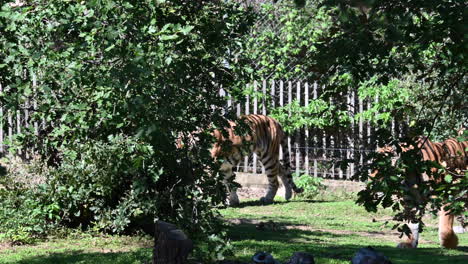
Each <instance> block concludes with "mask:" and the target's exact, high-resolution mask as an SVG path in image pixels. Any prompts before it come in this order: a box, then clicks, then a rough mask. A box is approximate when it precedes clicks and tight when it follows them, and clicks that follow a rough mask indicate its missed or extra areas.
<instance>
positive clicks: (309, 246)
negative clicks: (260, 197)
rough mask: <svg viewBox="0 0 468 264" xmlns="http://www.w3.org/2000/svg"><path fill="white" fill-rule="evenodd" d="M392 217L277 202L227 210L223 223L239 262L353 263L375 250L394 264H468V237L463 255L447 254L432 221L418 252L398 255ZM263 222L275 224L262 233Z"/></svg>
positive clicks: (330, 204) (348, 206) (345, 204)
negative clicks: (307, 259)
mask: <svg viewBox="0 0 468 264" xmlns="http://www.w3.org/2000/svg"><path fill="white" fill-rule="evenodd" d="M389 213H390V211H388V210H382V211H380V212H378V213H376V214H370V213H367V212H366V211H365V210H364V209H363V208H362V207H359V206H357V205H355V204H354V202H353V201H350V200H348V201H309V202H304V201H292V202H289V203H286V202H278V203H275V204H273V205H269V206H259V205H256V202H247V203H244V204H242V205H241V207H240V208H228V209H225V210H223V215H224V217H225V218H226V219H231V222H232V227H231V229H230V237H231V239H232V243H233V245H234V248H235V252H236V253H235V256H236V259H237V260H244V261H248V260H249V259H250V257H251V256H252V255H253V254H254V253H255V252H257V251H268V252H270V253H271V254H272V255H273V256H274V257H275V258H277V259H279V260H281V261H285V260H287V259H288V257H290V256H291V255H292V253H293V252H294V251H306V252H309V253H312V254H313V255H314V256H316V260H317V261H316V262H317V263H318V264H321V263H350V259H351V258H352V256H353V255H354V253H355V252H356V251H357V250H358V249H359V248H361V247H365V246H372V247H374V248H376V249H377V250H379V251H381V252H383V253H384V254H385V255H386V256H388V257H389V258H390V259H391V260H392V262H393V263H414V264H419V263H421V264H423V263H424V264H427V263H450V264H452V263H453V264H456V263H460V264H461V263H468V248H467V247H466V246H467V245H468V234H467V233H465V234H461V235H459V239H460V245H461V247H460V248H459V249H457V250H446V249H442V248H440V247H439V244H438V235H437V219H434V218H432V217H427V219H426V222H427V225H428V226H427V227H426V229H425V230H424V232H423V233H422V238H421V239H420V245H419V248H418V249H397V248H396V247H395V246H396V245H397V243H398V242H399V241H400V239H399V237H398V233H397V232H395V231H392V230H391V227H392V226H393V223H392V221H389V220H390V218H391V217H390V214H389ZM236 219H237V220H236ZM239 219H241V220H239ZM269 221H273V224H271V222H269ZM387 221H388V222H387ZM260 222H263V223H270V224H266V225H264V226H265V228H263V230H258V228H257V227H258V225H259V223H260Z"/></svg>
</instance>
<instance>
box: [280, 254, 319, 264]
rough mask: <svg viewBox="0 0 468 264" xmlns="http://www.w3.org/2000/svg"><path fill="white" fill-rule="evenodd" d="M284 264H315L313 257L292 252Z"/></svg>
mask: <svg viewBox="0 0 468 264" xmlns="http://www.w3.org/2000/svg"><path fill="white" fill-rule="evenodd" d="M285 264H315V261H314V256H312V255H311V254H309V253H306V252H294V254H293V255H292V257H291V259H290V260H289V261H288V262H286V263H285Z"/></svg>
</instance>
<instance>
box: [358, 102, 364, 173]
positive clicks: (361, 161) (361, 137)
mask: <svg viewBox="0 0 468 264" xmlns="http://www.w3.org/2000/svg"><path fill="white" fill-rule="evenodd" d="M362 112H364V104H363V101H362V99H361V98H359V113H360V114H362ZM362 120H363V119H362V115H361V116H360V117H359V135H358V136H359V149H360V152H359V153H357V154H358V155H359V166H362V165H364V155H363V152H362V151H363V150H364V144H363V140H364V123H363V121H362Z"/></svg>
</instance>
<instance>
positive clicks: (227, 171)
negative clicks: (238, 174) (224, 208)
mask: <svg viewBox="0 0 468 264" xmlns="http://www.w3.org/2000/svg"><path fill="white" fill-rule="evenodd" d="M232 168H233V165H232V164H231V163H229V162H223V164H222V165H221V168H220V171H221V172H222V173H223V175H224V180H223V183H224V185H225V186H226V189H227V190H228V192H229V194H228V205H229V206H237V205H239V203H240V202H239V197H238V196H237V191H236V189H235V188H233V187H232V186H229V183H228V182H229V180H230V179H231V178H233V177H235V174H234V173H233V172H232Z"/></svg>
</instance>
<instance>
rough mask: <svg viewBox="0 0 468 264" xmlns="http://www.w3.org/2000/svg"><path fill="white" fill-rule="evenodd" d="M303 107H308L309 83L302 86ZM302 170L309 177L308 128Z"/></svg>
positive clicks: (306, 129) (307, 129)
mask: <svg viewBox="0 0 468 264" xmlns="http://www.w3.org/2000/svg"><path fill="white" fill-rule="evenodd" d="M304 89H305V91H304V96H305V98H304V106H305V107H306V108H307V107H308V106H309V83H305V86H304ZM304 170H305V174H307V175H309V172H310V169H309V128H305V157H304Z"/></svg>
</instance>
